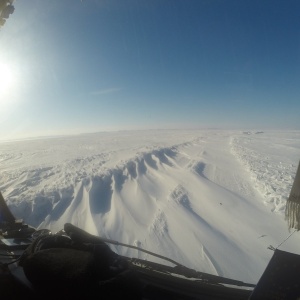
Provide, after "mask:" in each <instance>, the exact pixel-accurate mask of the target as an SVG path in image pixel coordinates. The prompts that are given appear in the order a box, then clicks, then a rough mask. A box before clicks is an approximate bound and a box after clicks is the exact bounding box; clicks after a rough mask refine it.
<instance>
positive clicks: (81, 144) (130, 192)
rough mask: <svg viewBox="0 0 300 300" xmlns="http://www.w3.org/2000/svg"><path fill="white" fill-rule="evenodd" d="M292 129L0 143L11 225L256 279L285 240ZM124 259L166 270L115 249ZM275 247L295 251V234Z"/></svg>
mask: <svg viewBox="0 0 300 300" xmlns="http://www.w3.org/2000/svg"><path fill="white" fill-rule="evenodd" d="M299 159H300V132H299V131H270V132H251V131H248V132H243V131H221V130H219V131H218V130H206V131H204V130H202V131H200V130H199V131H197V130H189V131H184V130H155V131H154V130H153V131H151V130H149V131H124V132H110V133H109V132H105V133H104V132H103V133H95V134H85V135H78V136H67V137H58V138H48V139H46V138H45V139H32V140H23V141H15V142H12V141H11V142H2V143H0V169H1V177H0V190H1V192H2V193H3V195H4V198H5V199H6V200H7V202H8V204H9V207H10V208H11V210H12V212H13V214H14V215H15V216H16V217H17V218H21V219H23V220H24V221H25V222H27V223H28V224H30V225H32V226H35V227H39V228H49V229H51V230H52V231H53V232H56V231H58V230H60V229H62V228H63V225H64V224H65V223H66V222H71V223H72V224H74V225H76V226H79V227H80V228H82V229H84V230H86V231H88V232H90V233H92V234H96V235H99V236H103V237H106V238H110V239H113V240H116V241H119V242H122V243H128V244H131V245H135V246H139V247H142V248H144V249H147V250H149V251H152V252H156V253H158V254H160V255H164V256H167V257H169V258H171V259H173V260H175V261H178V262H180V263H182V264H185V265H186V266H188V267H191V268H194V269H196V270H199V271H204V272H208V273H211V274H217V275H220V276H225V277H229V278H233V279H239V280H244V281H246V282H249V283H256V282H257V281H258V280H259V278H260V276H261V274H262V272H263V271H264V269H265V267H266V265H267V263H268V262H269V260H270V258H271V256H272V254H273V252H272V251H271V250H269V249H268V247H269V246H270V245H273V246H274V247H276V246H278V245H279V244H280V243H281V242H282V241H283V240H284V239H285V238H286V237H287V236H288V235H289V231H288V226H287V224H286V222H285V220H284V208H285V203H286V199H287V198H288V196H289V192H290V189H291V186H292V183H293V178H294V176H295V173H296V169H297V165H298V162H299ZM112 249H113V250H114V251H116V252H117V253H120V254H122V255H128V256H132V257H140V258H144V259H149V260H153V261H157V262H159V263H165V264H168V263H167V262H165V261H161V260H160V259H159V258H155V257H151V256H149V255H148V254H145V253H143V252H138V251H137V250H134V249H129V248H126V247H121V246H112ZM280 249H282V250H288V251H292V252H294V253H298V252H300V238H299V235H298V233H295V234H294V235H293V236H292V237H291V238H289V239H288V240H287V241H286V242H285V243H284V244H283V245H282V246H281V248H280Z"/></svg>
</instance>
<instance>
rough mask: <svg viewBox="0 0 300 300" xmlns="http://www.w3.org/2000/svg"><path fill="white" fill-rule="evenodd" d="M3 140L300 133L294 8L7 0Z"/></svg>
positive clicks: (0, 54) (1, 81)
mask: <svg viewBox="0 0 300 300" xmlns="http://www.w3.org/2000/svg"><path fill="white" fill-rule="evenodd" d="M13 4H14V7H15V11H14V13H13V14H12V15H11V16H10V17H9V19H7V21H6V24H5V25H4V26H3V27H2V28H1V29H0V112H1V115H0V139H8V138H17V137H26V136H28V137H29V136H36V135H49V134H50V135H53V134H66V133H77V132H78V133H79V132H91V131H102V130H123V129H147V128H226V129H227V128H233V129H236V128H241V129H245V128H255V129H300V99H299V95H300V93H299V92H300V17H299V16H300V1H298V0H289V1H287V0H282V1H278V0H265V1H261V0H248V1H247V0H245V1H239V0H234V1H231V0H226V1H225V0H151V1H149V0H82V1H81V0H26V1H25V0H24V1H23V0H15V2H14V3H13Z"/></svg>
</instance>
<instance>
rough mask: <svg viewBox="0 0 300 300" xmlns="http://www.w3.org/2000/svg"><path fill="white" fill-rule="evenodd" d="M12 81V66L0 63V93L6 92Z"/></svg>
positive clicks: (10, 87) (9, 88)
mask: <svg viewBox="0 0 300 300" xmlns="http://www.w3.org/2000/svg"><path fill="white" fill-rule="evenodd" d="M14 82H15V80H14V72H13V68H12V67H10V66H9V65H8V64H5V63H0V95H4V94H7V93H8V92H9V91H10V90H11V89H12V87H13V85H14ZM1 100H2V99H0V102H1Z"/></svg>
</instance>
